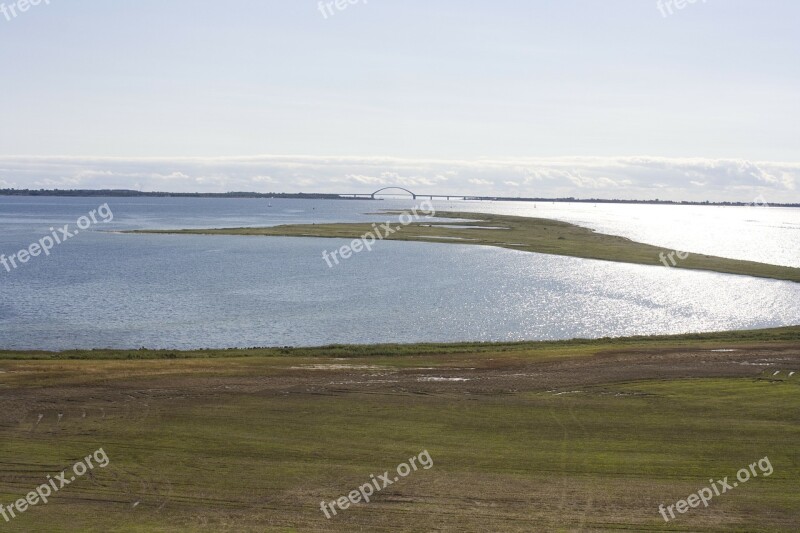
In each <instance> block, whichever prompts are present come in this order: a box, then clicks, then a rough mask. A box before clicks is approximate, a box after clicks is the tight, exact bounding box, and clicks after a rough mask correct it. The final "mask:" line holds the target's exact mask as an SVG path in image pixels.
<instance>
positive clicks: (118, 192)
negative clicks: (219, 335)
mask: <svg viewBox="0 0 800 533" xmlns="http://www.w3.org/2000/svg"><path fill="white" fill-rule="evenodd" d="M0 196H74V197H93V196H105V197H131V198H133V197H157V198H295V199H307V200H369V199H370V198H369V197H368V196H367V197H366V198H364V197H361V198H353V197H347V196H341V195H338V194H321V193H304V192H299V193H282V192H269V193H260V192H244V191H233V192H222V193H214V192H143V191H133V190H128V189H71V190H59V189H38V190H37V189H0ZM418 196H419V197H425V195H424V194H420V195H418ZM453 196H458V195H453ZM464 199H465V200H480V201H491V202H542V203H545V202H579V203H594V204H659V205H715V206H739V207H742V206H747V205H758V206H763V207H800V204H778V203H772V202H770V203H769V205H767V204H765V203H763V202H711V201H709V200H705V201H703V202H691V201H673V200H659V199H658V198H656V199H655V200H619V199H607V198H573V197H569V198H520V197H510V196H465V197H464Z"/></svg>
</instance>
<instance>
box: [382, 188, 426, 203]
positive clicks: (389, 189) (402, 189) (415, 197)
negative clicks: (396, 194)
mask: <svg viewBox="0 0 800 533" xmlns="http://www.w3.org/2000/svg"><path fill="white" fill-rule="evenodd" d="M391 190H396V191H403V192H407V193H408V194H410V195H411V198H413V199H414V200H416V199H417V195H416V194H414V193H413V192H411V191H409V190H408V189H404V188H403V187H384V188H383V189H378V190H377V191H375V192H374V193H372V199H373V200H374V199H375V196H376V195H378V194H380V193H382V192H383V191H391Z"/></svg>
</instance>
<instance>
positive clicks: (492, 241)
mask: <svg viewBox="0 0 800 533" xmlns="http://www.w3.org/2000/svg"><path fill="white" fill-rule="evenodd" d="M436 217H439V218H448V219H462V220H465V222H459V223H458V225H459V226H470V227H467V228H452V227H446V226H448V225H451V224H452V223H451V222H414V223H411V224H409V225H407V226H403V227H402V229H400V230H398V231H396V232H395V233H393V234H391V235H389V236H387V237H386V238H387V239H389V240H398V241H421V242H437V243H443V244H475V245H484V246H497V247H501V248H508V249H512V250H521V251H526V252H537V253H543V254H552V255H564V256H570V257H580V258H584V259H599V260H603V261H615V262H620V263H634V264H639V265H654V266H655V265H658V266H661V267H662V268H666V267H665V266H664V263H663V262H662V254H663V253H669V252H670V250H666V249H664V248H659V247H658V246H652V245H649V244H643V243H639V242H635V241H632V240H630V239H626V238H624V237H618V236H614V235H606V234H603V233H597V232H595V231H594V230H591V229H588V228H584V227H581V226H576V225H574V224H569V223H567V222H560V221H557V220H549V219H545V218H527V217H517V216H508V215H491V214H481V213H462V212H437V213H436ZM395 225H396V226H399V224H395ZM486 227H491V228H498V227H499V228H504V229H483V228H486ZM371 231H373V227H372V224H370V223H347V224H295V225H284V226H274V227H268V228H223V229H190V230H140V231H135V232H132V233H168V234H188V235H251V236H272V237H324V238H338V239H358V238H360V237H361V236H362V235H365V234H366V233H368V232H371ZM673 259H674V260H675V266H674V268H685V269H691V270H707V271H712V272H720V273H724V274H739V275H746V276H754V277H759V278H771V279H780V280H787V281H794V282H800V268H793V267H786V266H777V265H769V264H766V263H757V262H754V261H741V260H738V259H727V258H724V257H716V256H711V255H705V254H694V253H693V254H690V255H689V256H688V257H686V258H685V259H680V258H678V257H677V256H673ZM666 261H667V263H668V264H670V265H671V264H672V263H671V261H670V260H669V259H666Z"/></svg>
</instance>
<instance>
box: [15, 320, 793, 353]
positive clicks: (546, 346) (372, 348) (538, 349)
mask: <svg viewBox="0 0 800 533" xmlns="http://www.w3.org/2000/svg"><path fill="white" fill-rule="evenodd" d="M793 341H800V326H790V327H784V328H771V329H758V330H744V331H725V332H714V333H691V334H684V335H651V336H638V337H619V338H608V337H606V338H602V339H573V340H565V341H534V342H505V343H502V342H500V343H490V342H483V343H448V344H436V343H434V344H366V345H356V344H354V345H341V344H336V345H330V346H319V347H288V346H287V347H283V348H258V347H255V348H241V349H238V348H231V349H219V350H217V349H205V350H185V351H181V350H146V349H139V350H108V349H98V350H69V351H63V352H46V351H11V350H4V351H0V360H49V359H62V360H70V359H78V360H80V359H86V360H104V359H108V360H112V359H212V358H233V357H344V358H358V357H401V356H407V355H434V356H435V355H448V354H464V353H471V354H480V353H498V352H500V353H514V354H520V355H525V354H531V355H532V356H538V355H541V354H545V355H547V354H553V355H556V356H557V355H573V354H575V353H577V352H581V353H584V354H592V353H596V352H599V351H608V350H618V349H632V348H643V349H648V348H661V347H677V346H703V347H707V348H720V347H725V346H727V345H730V344H742V343H765V342H769V343H784V342H793Z"/></svg>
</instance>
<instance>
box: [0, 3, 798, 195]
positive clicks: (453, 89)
mask: <svg viewBox="0 0 800 533" xmlns="http://www.w3.org/2000/svg"><path fill="white" fill-rule="evenodd" d="M339 1H340V3H339V5H342V6H344V9H339V8H337V6H336V3H335V2H331V1H330V0H324V1H323V2H319V1H318V0H282V1H278V0H227V1H225V2H219V1H213V2H212V1H208V0H191V1H188V0H169V1H164V0H158V1H156V0H136V1H135V2H119V1H117V2H108V1H105V2H101V1H100V0H41V1H40V3H39V4H38V5H36V6H30V7H29V9H27V10H26V11H24V12H21V11H20V10H19V8H18V6H17V3H18V0H17V1H11V0H0V4H2V5H0V65H2V68H0V95H1V98H2V99H1V100H0V188H8V187H14V188H93V189H97V188H135V189H142V190H150V191H152V190H167V191H176V192H189V191H201V192H224V191H230V190H237V191H241V190H246V191H259V192H300V191H303V192H334V193H356V192H366V193H369V192H372V191H374V190H376V189H377V188H380V187H381V186H388V185H401V186H405V187H408V188H411V189H412V190H413V191H414V192H417V193H431V194H470V195H503V196H536V197H551V196H558V197H563V196H574V197H582V198H624V199H637V198H638V199H653V198H660V199H671V200H712V201H714V200H719V201H724V200H731V201H745V202H747V201H753V199H754V198H756V197H760V196H763V197H764V198H766V199H767V200H768V201H771V202H773V203H781V202H798V201H800V188H798V185H800V142H798V140H800V99H798V96H799V95H800V60H798V57H799V52H800V32H798V31H797V21H798V20H799V19H800V2H797V1H796V0H696V1H695V2H690V1H689V0H686V2H685V3H684V2H676V0H672V1H667V0H662V2H661V3H660V4H659V2H658V1H657V0H614V1H613V2H611V1H607V2H600V1H597V0H552V1H545V0H527V1H523V0H494V1H492V2H488V1H474V0H403V1H402V2H401V1H400V0H348V1H347V2H345V1H342V0H339ZM350 1H352V2H353V3H350ZM326 4H328V7H326ZM3 6H5V9H3ZM679 6H682V7H679Z"/></svg>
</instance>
